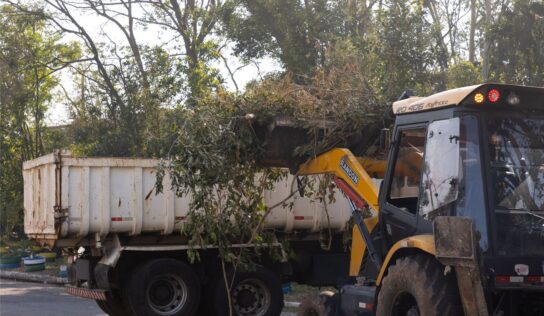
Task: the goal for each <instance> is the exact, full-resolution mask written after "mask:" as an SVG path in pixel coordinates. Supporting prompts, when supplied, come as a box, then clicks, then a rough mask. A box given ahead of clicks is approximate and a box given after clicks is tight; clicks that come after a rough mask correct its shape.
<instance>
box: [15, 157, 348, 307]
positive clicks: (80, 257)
mask: <svg viewBox="0 0 544 316" xmlns="http://www.w3.org/2000/svg"><path fill="white" fill-rule="evenodd" d="M159 162H160V161H159V160H158V159H141V158H112V157H74V156H73V155H72V154H71V153H70V152H69V151H65V150H64V151H61V150H59V151H57V152H55V153H51V154H49V155H46V156H43V157H39V158H37V159H34V160H31V161H27V162H25V163H24V165H23V179H24V210H25V214H24V215H25V216H24V227H25V233H26V234H27V236H28V237H29V238H30V239H33V240H36V241H38V242H40V243H41V244H45V245H48V246H50V247H56V248H60V249H64V252H65V253H66V254H68V255H69V257H68V260H69V269H68V270H69V279H70V285H69V286H67V287H66V292H68V293H69V294H72V295H76V296H81V297H86V298H90V299H94V300H96V301H97V303H98V305H99V306H100V307H101V308H102V309H103V310H104V312H106V313H107V314H109V315H195V313H198V314H199V315H229V313H228V310H229V302H228V299H227V298H228V297H227V293H226V290H225V283H224V280H223V271H222V265H221V261H220V259H219V256H218V251H217V249H216V248H215V247H214V245H206V247H205V249H198V248H195V247H194V246H191V247H190V246H189V245H188V241H187V238H186V237H184V236H183V234H182V233H181V230H182V227H183V225H184V224H185V223H186V222H187V221H188V220H189V213H190V202H191V196H190V195H183V196H177V195H176V194H175V191H174V190H172V189H170V188H171V180H170V177H169V175H168V173H166V175H165V178H164V179H163V187H164V191H163V192H161V193H159V194H157V193H156V191H155V190H156V189H155V184H156V181H157V176H156V172H157V167H158V165H159ZM293 190H298V187H297V186H296V182H294V181H293V176H289V177H288V178H286V179H284V180H282V181H280V182H278V183H277V184H276V186H275V188H274V190H270V191H266V192H265V194H264V195H265V196H264V197H265V200H266V203H267V204H269V205H275V204H278V203H279V202H281V201H282V200H284V199H285V198H286V197H288V196H290V195H292V192H293ZM337 193H338V194H337V195H338V196H339V198H338V199H336V201H332V202H330V203H327V205H325V204H324V203H323V202H321V201H314V200H312V199H309V198H305V197H300V196H299V195H298V193H297V194H296V195H294V196H293V197H292V198H291V199H289V200H286V201H285V203H286V205H281V206H280V207H277V208H274V209H272V210H271V212H270V213H269V214H268V216H267V217H266V220H265V222H264V228H265V229H267V230H269V231H273V232H274V238H273V242H272V243H266V244H260V245H258V249H256V248H255V247H257V245H253V244H233V245H232V247H247V248H249V249H251V250H253V249H255V251H254V253H255V258H254V261H255V262H256V263H257V264H258V265H257V268H256V269H255V270H252V271H245V272H237V273H236V275H235V280H234V284H232V287H231V291H230V292H231V296H232V299H231V304H232V308H233V311H234V313H235V315H278V314H279V313H280V311H281V310H282V307H283V292H282V284H284V283H288V282H291V281H296V282H299V283H303V284H311V285H316V286H324V285H338V284H343V283H344V282H345V281H344V279H347V278H348V267H349V253H347V252H346V247H345V245H346V243H345V242H344V233H345V232H346V230H349V229H350V226H349V225H350V224H349V219H350V210H349V205H348V201H347V200H346V199H344V198H341V195H340V193H339V192H337ZM287 204H289V205H287ZM291 204H292V205H291ZM323 232H325V233H323ZM329 232H330V236H329ZM325 238H326V239H327V240H326V242H327V243H328V241H329V238H330V245H331V246H330V248H329V249H323V248H324V247H322V243H323V242H325V240H324V239H325ZM285 241H288V242H289V245H290V246H289V247H290V248H289V249H284V248H283V243H284V242H285ZM189 249H192V250H193V251H199V255H200V260H199V261H197V262H191V261H190V260H189V258H188V250H189ZM257 252H259V256H257ZM288 252H289V253H288ZM290 253H295V254H296V257H294V258H293V257H292V256H291V255H290ZM278 257H279V258H278ZM229 277H230V276H229ZM229 282H232V280H229Z"/></svg>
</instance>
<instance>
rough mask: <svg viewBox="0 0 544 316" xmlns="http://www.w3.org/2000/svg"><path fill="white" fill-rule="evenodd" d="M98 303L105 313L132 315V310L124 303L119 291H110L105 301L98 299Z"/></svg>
mask: <svg viewBox="0 0 544 316" xmlns="http://www.w3.org/2000/svg"><path fill="white" fill-rule="evenodd" d="M96 304H97V305H98V307H100V309H101V310H102V311H104V313H106V314H108V315H110V316H128V315H132V312H131V311H130V310H129V309H128V308H126V306H125V305H124V304H123V301H122V300H121V296H120V295H119V294H118V293H114V292H112V293H109V294H108V295H106V300H105V301H102V300H96Z"/></svg>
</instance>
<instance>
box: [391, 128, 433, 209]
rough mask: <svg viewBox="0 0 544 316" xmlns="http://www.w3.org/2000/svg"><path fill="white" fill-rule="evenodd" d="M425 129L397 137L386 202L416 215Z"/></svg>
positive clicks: (408, 131) (403, 131) (407, 132)
mask: <svg viewBox="0 0 544 316" xmlns="http://www.w3.org/2000/svg"><path fill="white" fill-rule="evenodd" d="M425 138H426V129H425V128H416V129H408V130H402V131H401V132H400V135H399V139H398V140H397V141H398V144H399V145H398V149H397V157H396V161H395V169H394V172H393V177H392V179H391V189H390V191H389V198H388V202H389V203H390V204H392V205H394V206H396V207H398V208H400V209H402V210H405V211H408V212H410V213H416V210H417V200H418V197H419V185H420V182H421V169H422V167H423V152H424V147H425Z"/></svg>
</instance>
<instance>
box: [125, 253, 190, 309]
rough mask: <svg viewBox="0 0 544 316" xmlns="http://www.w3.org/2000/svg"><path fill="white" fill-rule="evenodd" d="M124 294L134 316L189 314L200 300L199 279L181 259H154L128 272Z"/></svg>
mask: <svg viewBox="0 0 544 316" xmlns="http://www.w3.org/2000/svg"><path fill="white" fill-rule="evenodd" d="M124 294H125V301H126V303H127V305H128V306H129V307H130V309H131V310H132V313H133V314H134V315H136V316H193V315H194V314H195V313H196V311H197V309H198V305H199V303H200V281H199V279H198V277H197V275H196V274H195V273H194V272H193V269H192V268H191V267H190V266H189V265H187V264H185V263H183V262H181V261H178V260H174V259H165V258H162V259H155V260H152V261H150V262H147V263H145V264H143V265H142V266H140V267H138V268H136V269H135V270H134V271H133V272H132V273H131V277H130V278H129V280H128V282H127V284H126V286H125V292H124Z"/></svg>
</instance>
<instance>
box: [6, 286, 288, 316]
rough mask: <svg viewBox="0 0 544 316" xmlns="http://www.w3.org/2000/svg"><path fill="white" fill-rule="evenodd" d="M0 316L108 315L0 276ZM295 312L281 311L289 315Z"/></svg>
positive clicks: (55, 291) (57, 292) (52, 290)
mask: <svg viewBox="0 0 544 316" xmlns="http://www.w3.org/2000/svg"><path fill="white" fill-rule="evenodd" d="M0 315H2V316H68V315H70V316H107V315H106V314H104V313H103V312H102V311H101V310H100V308H99V307H98V306H97V305H96V303H95V302H94V301H92V300H88V299H84V298H78V297H74V296H70V295H67V294H65V293H64V290H63V288H62V287H58V286H54V285H48V284H39V283H28V282H17V281H11V280H4V279H0ZM290 315H294V313H282V316H290Z"/></svg>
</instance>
